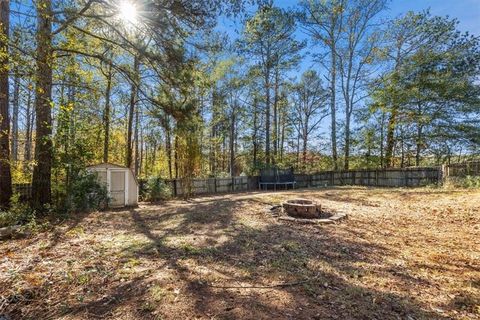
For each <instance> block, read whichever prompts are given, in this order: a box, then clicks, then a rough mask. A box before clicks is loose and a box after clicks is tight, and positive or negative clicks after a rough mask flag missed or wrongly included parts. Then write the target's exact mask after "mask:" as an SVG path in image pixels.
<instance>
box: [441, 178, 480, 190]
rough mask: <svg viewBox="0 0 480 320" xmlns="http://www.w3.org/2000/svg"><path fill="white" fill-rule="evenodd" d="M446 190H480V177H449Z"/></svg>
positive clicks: (445, 185)
mask: <svg viewBox="0 0 480 320" xmlns="http://www.w3.org/2000/svg"><path fill="white" fill-rule="evenodd" d="M444 187H446V188H480V176H466V177H448V178H447V180H446V182H445V184H444Z"/></svg>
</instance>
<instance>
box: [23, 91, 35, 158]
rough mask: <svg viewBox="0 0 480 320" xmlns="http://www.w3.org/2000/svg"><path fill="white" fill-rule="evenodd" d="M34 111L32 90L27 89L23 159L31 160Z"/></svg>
mask: <svg viewBox="0 0 480 320" xmlns="http://www.w3.org/2000/svg"><path fill="white" fill-rule="evenodd" d="M34 117H35V113H34V111H33V110H32V91H31V90H27V105H26V111H25V118H26V124H25V129H26V130H25V155H24V160H25V161H31V160H32V131H33V123H34V122H35V119H34Z"/></svg>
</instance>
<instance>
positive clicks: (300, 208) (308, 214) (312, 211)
mask: <svg viewBox="0 0 480 320" xmlns="http://www.w3.org/2000/svg"><path fill="white" fill-rule="evenodd" d="M283 210H285V212H286V213H287V214H288V215H289V216H292V217H297V218H306V219H315V218H320V215H321V213H322V206H321V205H320V204H317V203H314V202H313V201H312V200H307V199H293V200H288V201H286V202H285V203H284V204H283Z"/></svg>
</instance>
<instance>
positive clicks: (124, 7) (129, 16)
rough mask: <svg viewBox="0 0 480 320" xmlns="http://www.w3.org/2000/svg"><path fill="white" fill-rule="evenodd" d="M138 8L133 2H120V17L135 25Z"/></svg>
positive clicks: (125, 0)
mask: <svg viewBox="0 0 480 320" xmlns="http://www.w3.org/2000/svg"><path fill="white" fill-rule="evenodd" d="M137 16H138V12H137V7H136V6H135V4H134V3H133V2H131V1H128V0H124V1H122V2H120V17H121V18H122V19H123V20H124V21H126V22H130V23H135V22H136V21H137Z"/></svg>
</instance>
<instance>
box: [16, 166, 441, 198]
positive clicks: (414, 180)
mask: <svg viewBox="0 0 480 320" xmlns="http://www.w3.org/2000/svg"><path fill="white" fill-rule="evenodd" d="M258 181H259V177H258V176H248V177H247V176H242V177H232V178H206V179H193V186H192V192H193V194H197V195H198V194H215V193H230V192H242V191H243V192H245V191H254V190H258ZM295 181H296V182H297V184H296V187H297V188H315V187H329V186H344V185H353V186H372V187H421V186H426V185H432V184H439V183H441V182H442V181H443V171H442V169H441V167H425V168H393V169H366V170H348V171H323V172H318V173H315V174H296V175H295ZM139 183H140V194H142V190H144V186H145V181H142V180H140V181H139ZM165 183H166V184H167V185H169V186H170V188H171V190H172V195H173V196H181V195H183V194H184V186H183V181H182V180H181V179H173V180H165ZM14 191H15V192H18V193H20V195H21V197H22V199H28V198H30V196H31V186H30V185H29V184H21V185H20V184H16V185H14Z"/></svg>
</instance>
